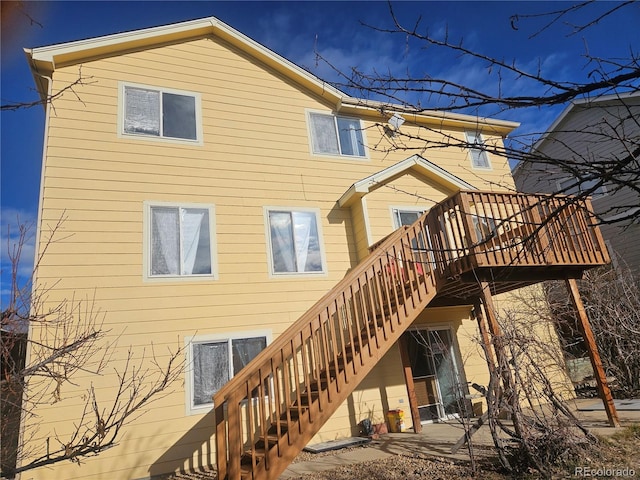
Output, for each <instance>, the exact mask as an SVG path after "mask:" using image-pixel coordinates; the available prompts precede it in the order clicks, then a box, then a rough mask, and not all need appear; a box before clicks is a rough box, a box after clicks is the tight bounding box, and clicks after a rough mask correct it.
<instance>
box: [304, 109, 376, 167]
mask: <svg viewBox="0 0 640 480" xmlns="http://www.w3.org/2000/svg"><path fill="white" fill-rule="evenodd" d="M309 123H310V129H311V144H312V147H313V153H316V154H321V155H344V156H350V157H364V156H366V153H365V148H364V140H363V135H362V125H361V124H360V120H358V119H357V118H348V117H338V116H336V115H328V114H323V113H316V112H312V113H309Z"/></svg>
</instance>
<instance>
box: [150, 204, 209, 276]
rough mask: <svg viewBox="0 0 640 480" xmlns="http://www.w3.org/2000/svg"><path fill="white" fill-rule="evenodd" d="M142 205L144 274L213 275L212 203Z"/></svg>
mask: <svg viewBox="0 0 640 480" xmlns="http://www.w3.org/2000/svg"><path fill="white" fill-rule="evenodd" d="M145 206H146V210H147V214H146V216H147V220H146V222H147V227H146V230H147V232H148V233H147V237H148V238H147V247H146V248H147V252H146V258H147V261H146V264H147V266H146V269H147V272H146V275H147V277H149V278H183V277H215V273H216V272H215V264H214V228H213V222H214V213H213V206H211V205H192V204H188V205H174V204H164V203H155V204H152V203H146V204H145Z"/></svg>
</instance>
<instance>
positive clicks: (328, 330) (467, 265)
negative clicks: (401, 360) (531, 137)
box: [213, 191, 608, 480]
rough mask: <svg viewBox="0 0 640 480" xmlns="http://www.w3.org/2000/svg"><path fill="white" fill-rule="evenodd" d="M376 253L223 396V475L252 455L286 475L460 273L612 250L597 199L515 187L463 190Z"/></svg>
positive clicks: (263, 467)
mask: <svg viewBox="0 0 640 480" xmlns="http://www.w3.org/2000/svg"><path fill="white" fill-rule="evenodd" d="M370 252H371V253H370V254H369V256H368V257H367V258H366V259H365V260H363V261H362V262H361V263H360V264H359V265H357V266H356V267H354V268H353V269H352V270H351V271H350V272H349V273H348V274H347V275H345V277H344V278H343V279H342V280H340V281H339V282H338V283H337V284H336V285H335V287H333V288H332V289H331V290H330V291H329V292H327V293H326V294H325V295H323V296H322V298H321V299H320V300H318V301H317V302H316V303H315V304H314V305H313V306H312V307H311V308H310V309H309V310H307V311H306V312H305V313H304V314H303V315H302V316H301V317H300V318H299V319H298V320H297V321H296V322H294V323H293V324H292V325H291V326H290V327H289V328H287V329H286V330H285V331H284V332H283V333H282V334H281V335H280V336H279V337H278V338H276V339H275V340H274V341H273V342H272V343H271V344H270V345H269V346H268V347H267V348H265V349H264V350H263V351H262V352H261V353H259V354H258V355H257V356H256V357H255V358H254V359H253V361H252V362H250V363H249V365H247V366H246V367H245V368H243V369H242V370H241V371H240V372H238V374H237V375H236V376H235V377H234V378H233V379H231V380H230V381H229V382H228V383H227V384H226V385H225V386H223V387H222V388H221V389H220V390H219V391H218V392H217V393H216V394H215V395H214V396H213V401H214V409H215V417H216V450H217V453H216V456H217V459H218V478H220V479H221V480H222V479H224V478H227V477H228V478H231V479H239V478H240V477H241V466H242V464H241V459H242V458H243V459H244V460H243V461H246V462H248V463H246V464H245V465H248V468H250V470H249V471H250V472H251V477H252V478H256V479H257V478H275V476H277V474H279V472H281V471H282V468H281V467H282V464H283V462H289V461H291V460H292V459H293V457H292V455H294V453H297V451H299V449H301V448H302V447H303V446H304V445H305V444H306V442H307V441H309V440H310V438H311V435H312V434H313V432H315V431H317V430H318V429H319V428H320V426H321V425H322V423H324V421H326V419H327V418H329V416H330V415H331V414H332V412H334V411H335V409H336V408H337V406H338V405H339V404H340V403H341V402H342V401H343V400H344V399H345V398H346V396H347V395H348V394H349V393H350V392H352V391H353V389H354V388H355V385H357V383H358V382H359V381H360V380H362V378H364V375H366V374H367V373H368V372H369V371H370V370H371V369H372V368H373V366H374V365H375V363H377V361H378V360H379V358H381V357H382V355H383V354H384V353H385V352H386V351H387V350H388V349H389V348H390V347H391V346H392V345H393V344H394V343H395V341H397V339H398V338H399V337H400V335H401V334H402V332H403V331H404V330H405V329H406V328H407V326H408V325H409V324H410V323H411V322H412V321H413V320H414V319H415V318H416V316H417V315H418V314H419V313H420V312H421V311H422V310H423V309H424V308H425V307H426V306H427V305H428V304H429V303H430V302H431V300H432V299H434V298H435V297H436V295H437V288H440V286H444V285H446V284H447V282H450V281H451V280H452V279H453V280H455V281H457V280H456V279H459V278H460V277H461V275H463V274H464V273H466V272H471V271H473V270H476V269H484V268H490V269H493V268H498V269H500V268H503V267H525V268H527V269H529V268H532V267H534V268H539V267H548V266H553V265H578V266H580V267H581V268H589V267H591V266H595V265H598V264H602V263H606V262H607V261H608V256H607V253H606V248H605V246H604V242H603V241H602V237H601V236H600V234H599V232H598V229H597V228H595V224H594V222H593V213H592V210H591V205H590V202H589V201H588V200H582V199H570V200H569V201H567V200H566V199H558V198H555V197H551V196H546V195H527V194H519V193H511V192H509V193H495V192H478V191H461V192H458V193H456V194H454V195H452V196H451V197H449V198H447V199H445V200H444V201H442V202H440V203H438V204H436V205H435V206H434V207H433V208H431V209H430V210H429V211H428V212H426V213H424V214H423V215H422V216H421V217H420V218H419V219H418V220H417V221H416V222H415V223H414V224H413V225H411V226H405V227H402V228H400V229H398V230H396V231H394V232H393V233H391V234H390V235H388V236H387V237H385V238H384V239H382V240H380V241H379V242H377V243H375V244H374V245H372V246H371V247H370ZM496 281H500V279H497V280H496ZM348 384H349V385H348ZM247 448H248V449H247ZM278 462H279V463H278ZM256 472H258V473H256ZM266 472H269V474H267V473H266Z"/></svg>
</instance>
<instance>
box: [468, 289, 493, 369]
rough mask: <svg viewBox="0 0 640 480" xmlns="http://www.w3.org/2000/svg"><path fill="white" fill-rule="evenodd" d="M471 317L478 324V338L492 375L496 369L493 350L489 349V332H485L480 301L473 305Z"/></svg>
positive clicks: (485, 326)
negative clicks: (480, 339) (480, 340)
mask: <svg viewBox="0 0 640 480" xmlns="http://www.w3.org/2000/svg"><path fill="white" fill-rule="evenodd" d="M473 316H474V317H475V319H476V321H477V322H478V329H479V330H480V337H481V338H482V344H483V345H484V349H485V353H486V354H487V365H488V366H489V373H493V371H494V370H495V369H496V362H495V357H494V356H493V350H492V349H491V339H490V338H489V332H488V331H487V324H486V323H485V321H484V315H483V314H482V304H481V303H480V299H478V300H476V301H475V302H474V304H473Z"/></svg>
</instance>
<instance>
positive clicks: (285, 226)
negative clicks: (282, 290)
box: [266, 209, 325, 275]
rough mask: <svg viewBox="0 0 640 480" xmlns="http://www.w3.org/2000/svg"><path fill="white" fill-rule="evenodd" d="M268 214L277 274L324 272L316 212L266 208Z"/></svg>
mask: <svg viewBox="0 0 640 480" xmlns="http://www.w3.org/2000/svg"><path fill="white" fill-rule="evenodd" d="M266 215H267V222H268V234H269V253H270V261H271V272H272V273H273V274H274V275H280V274H295V273H323V272H324V271H325V267H324V262H323V254H322V248H321V245H320V231H319V228H318V212H317V211H315V210H284V209H277V210H276V209H267V210H266Z"/></svg>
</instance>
